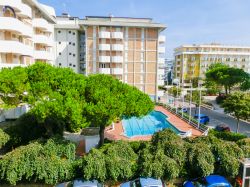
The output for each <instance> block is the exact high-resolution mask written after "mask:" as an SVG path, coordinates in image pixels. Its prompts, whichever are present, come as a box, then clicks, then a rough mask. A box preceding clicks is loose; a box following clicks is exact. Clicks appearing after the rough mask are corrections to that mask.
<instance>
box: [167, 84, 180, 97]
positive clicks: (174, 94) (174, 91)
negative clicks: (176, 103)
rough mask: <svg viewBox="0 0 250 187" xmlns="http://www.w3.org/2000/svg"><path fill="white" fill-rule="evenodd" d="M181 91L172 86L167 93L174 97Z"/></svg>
mask: <svg viewBox="0 0 250 187" xmlns="http://www.w3.org/2000/svg"><path fill="white" fill-rule="evenodd" d="M181 91H182V89H181V88H180V87H177V86H173V87H171V88H170V89H169V90H168V93H169V94H171V95H173V96H174V97H176V96H177V95H180V94H181Z"/></svg>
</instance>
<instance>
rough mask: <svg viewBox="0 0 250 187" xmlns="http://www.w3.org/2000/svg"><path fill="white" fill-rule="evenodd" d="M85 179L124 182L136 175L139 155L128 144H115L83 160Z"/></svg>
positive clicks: (90, 154) (92, 153) (96, 151)
mask: <svg viewBox="0 0 250 187" xmlns="http://www.w3.org/2000/svg"><path fill="white" fill-rule="evenodd" d="M83 166H84V168H83V171H84V178H86V179H88V180H89V179H98V180H100V181H104V180H106V179H111V180H114V181H117V180H124V179H128V178H130V177H132V176H133V175H135V172H136V170H137V155H136V154H135V152H134V151H133V149H132V148H131V147H130V145H129V144H128V143H127V142H122V141H120V142H114V143H112V144H108V145H107V146H104V148H102V149H100V150H97V149H92V150H91V152H90V153H89V154H88V155H87V156H85V157H84V158H83Z"/></svg>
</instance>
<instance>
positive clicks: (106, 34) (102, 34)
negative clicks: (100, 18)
mask: <svg viewBox="0 0 250 187" xmlns="http://www.w3.org/2000/svg"><path fill="white" fill-rule="evenodd" d="M99 38H110V32H107V31H100V32H99Z"/></svg>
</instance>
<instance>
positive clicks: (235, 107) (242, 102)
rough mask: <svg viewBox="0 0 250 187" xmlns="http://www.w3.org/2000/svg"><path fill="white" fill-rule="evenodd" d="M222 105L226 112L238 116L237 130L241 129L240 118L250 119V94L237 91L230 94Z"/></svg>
mask: <svg viewBox="0 0 250 187" xmlns="http://www.w3.org/2000/svg"><path fill="white" fill-rule="evenodd" d="M222 107H223V108H224V111H225V112H226V113H229V114H231V115H233V116H234V117H236V118H237V132H238V131H239V120H240V119H245V120H248V119H250V94H247V93H242V92H235V93H233V94H230V95H229V96H228V97H227V98H226V99H225V100H224V102H223V104H222Z"/></svg>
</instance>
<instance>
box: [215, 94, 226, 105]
mask: <svg viewBox="0 0 250 187" xmlns="http://www.w3.org/2000/svg"><path fill="white" fill-rule="evenodd" d="M226 98H227V97H226V95H219V96H217V97H216V103H217V104H219V105H220V104H222V103H223V101H224V100H225V99H226Z"/></svg>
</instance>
